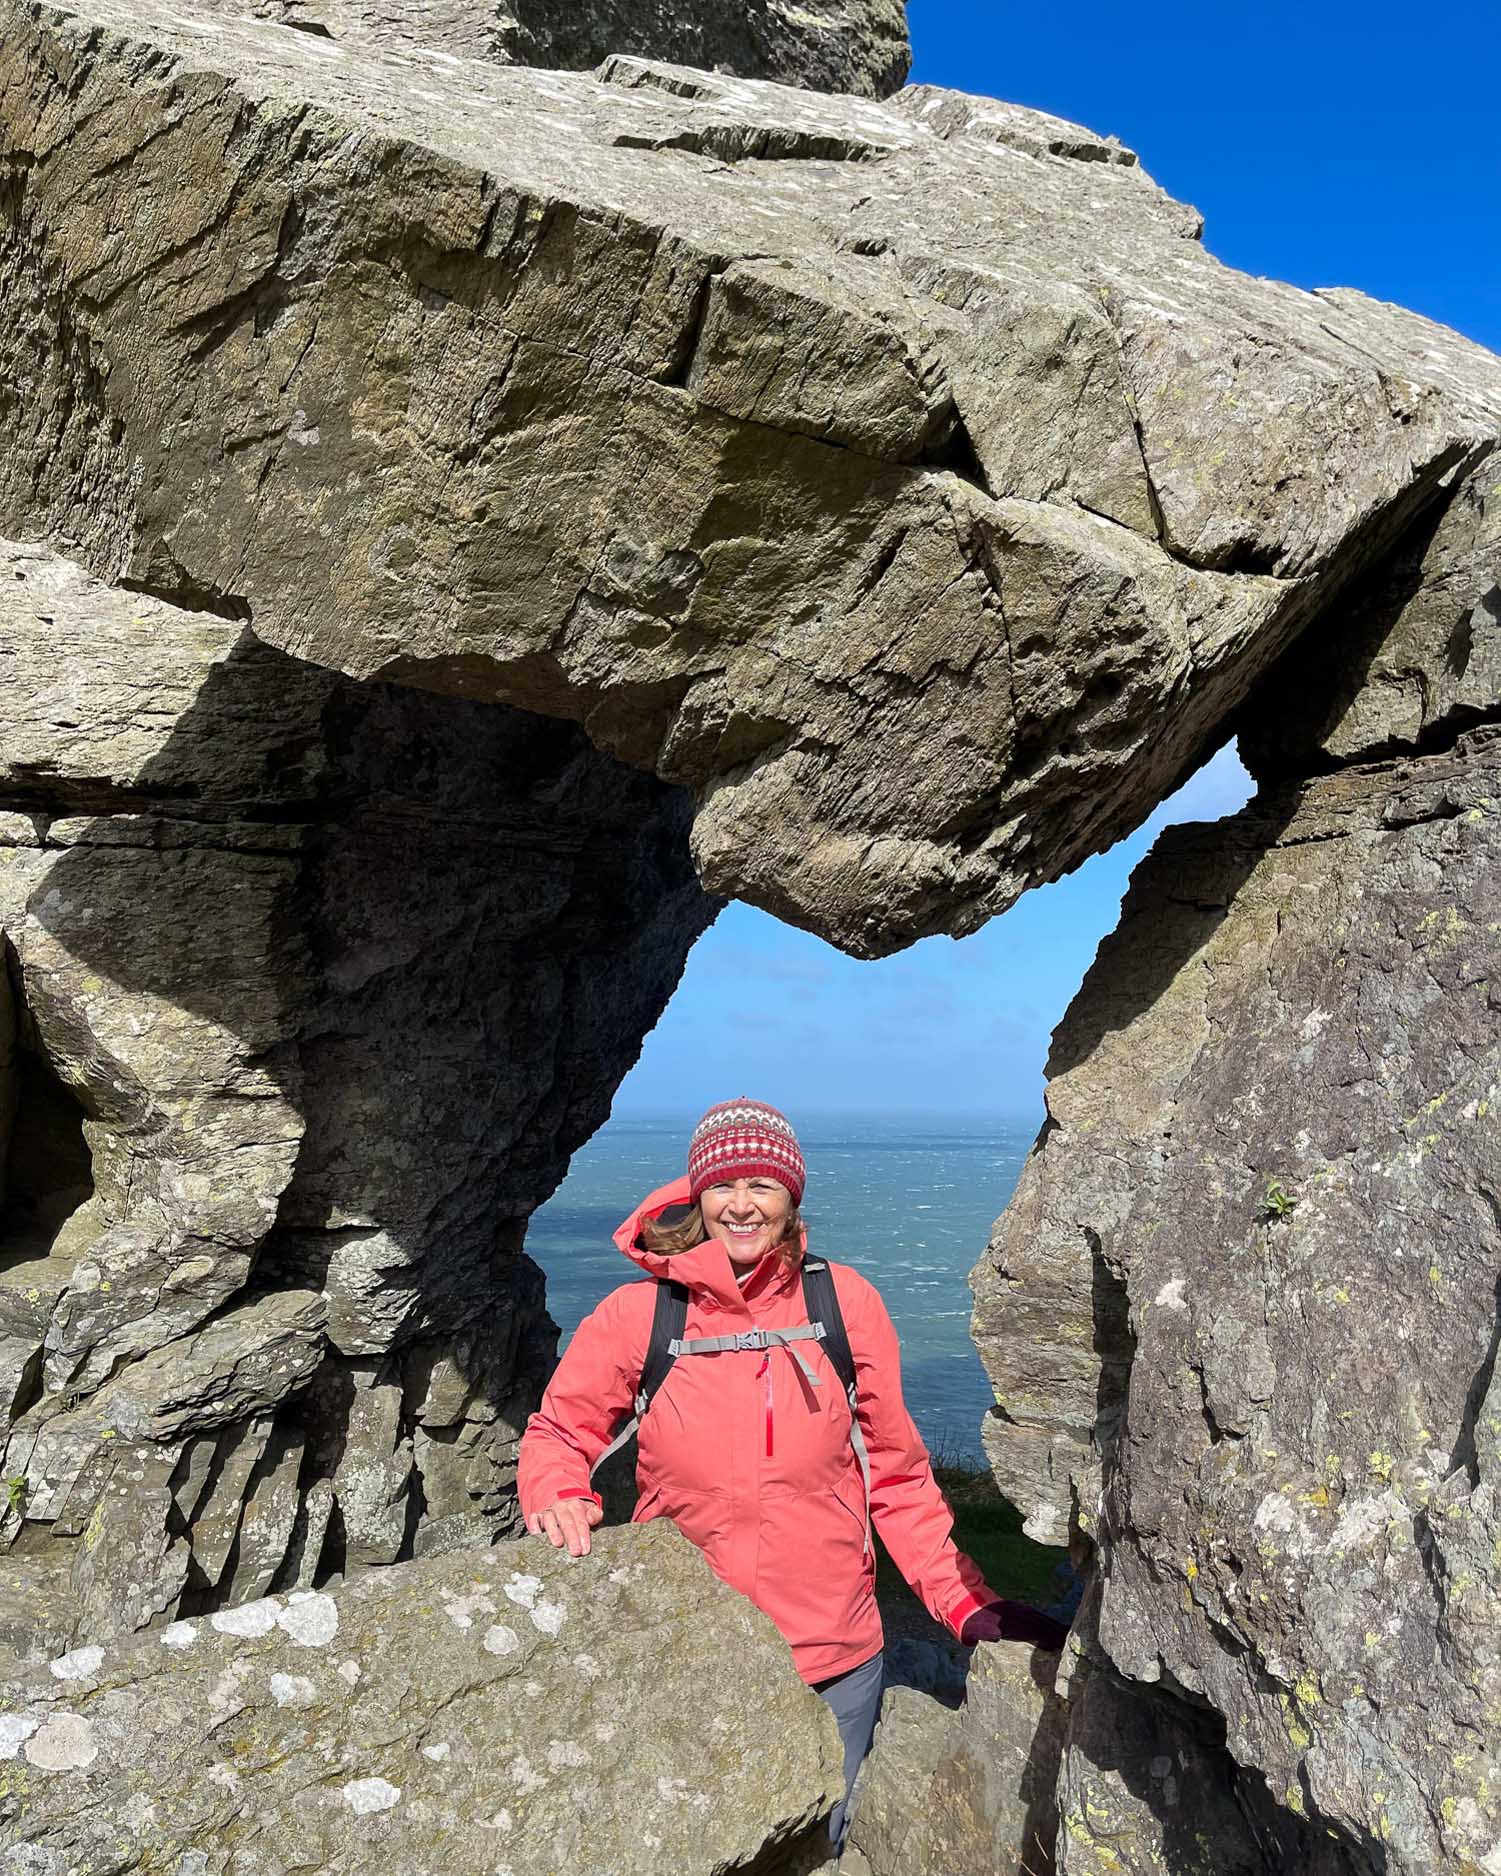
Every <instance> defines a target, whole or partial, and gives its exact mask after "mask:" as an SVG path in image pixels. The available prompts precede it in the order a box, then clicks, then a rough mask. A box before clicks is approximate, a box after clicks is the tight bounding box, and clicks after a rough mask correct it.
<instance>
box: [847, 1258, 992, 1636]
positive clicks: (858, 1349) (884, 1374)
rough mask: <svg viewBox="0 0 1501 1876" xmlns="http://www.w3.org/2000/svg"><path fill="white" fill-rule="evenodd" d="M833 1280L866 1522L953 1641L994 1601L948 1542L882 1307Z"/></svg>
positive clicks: (862, 1282)
mask: <svg viewBox="0 0 1501 1876" xmlns="http://www.w3.org/2000/svg"><path fill="white" fill-rule="evenodd" d="M839 1274H840V1277H841V1279H842V1280H841V1282H840V1285H839V1300H840V1307H841V1309H842V1311H843V1313H844V1317H845V1327H846V1331H847V1333H848V1335H849V1340H850V1350H851V1353H852V1354H853V1355H854V1358H855V1381H856V1386H857V1390H858V1392H857V1413H858V1417H859V1421H860V1429H861V1431H862V1432H863V1433H864V1435H865V1444H866V1446H867V1448H868V1449H869V1456H870V1512H871V1521H872V1522H873V1523H874V1525H875V1527H876V1529H877V1530H878V1531H879V1532H880V1534H881V1541H882V1543H883V1544H885V1546H886V1548H887V1550H888V1551H889V1552H890V1553H891V1560H892V1562H893V1563H894V1564H895V1565H896V1567H897V1568H898V1569H899V1570H900V1571H901V1573H902V1575H903V1576H904V1577H905V1578H906V1579H907V1581H908V1582H909V1583H910V1584H911V1585H912V1588H913V1590H914V1592H915V1593H916V1595H917V1596H918V1598H919V1600H920V1601H921V1602H922V1603H923V1605H924V1607H925V1608H926V1609H927V1610H928V1612H929V1613H930V1614H931V1615H932V1616H933V1617H934V1618H935V1619H936V1620H937V1621H939V1622H942V1623H943V1624H944V1625H945V1626H946V1627H947V1628H949V1629H951V1630H952V1631H953V1633H954V1634H955V1635H956V1636H958V1635H960V1634H961V1632H962V1630H963V1628H964V1624H965V1622H966V1621H968V1619H969V1617H970V1616H972V1615H973V1614H974V1613H975V1611H976V1610H977V1609H983V1608H986V1607H987V1606H988V1605H989V1604H991V1603H999V1602H1000V1601H1001V1598H1000V1597H999V1596H998V1595H996V1593H995V1591H994V1590H993V1589H991V1587H990V1586H989V1584H988V1583H987V1582H986V1581H985V1578H984V1577H983V1576H982V1575H981V1574H980V1570H979V1567H978V1566H977V1565H976V1564H975V1563H973V1562H972V1561H971V1560H970V1559H969V1558H968V1557H966V1556H965V1555H964V1553H963V1551H961V1550H960V1549H959V1548H958V1547H957V1545H956V1544H955V1543H954V1514H953V1512H952V1511H951V1510H950V1509H949V1504H948V1500H947V1499H946V1498H945V1497H944V1495H943V1493H942V1491H941V1490H940V1489H939V1485H938V1481H937V1480H936V1479H935V1478H934V1476H933V1463H932V1461H931V1459H930V1458H929V1457H928V1449H927V1447H926V1446H925V1445H924V1444H923V1440H922V1435H921V1434H920V1433H919V1432H918V1430H917V1428H916V1426H915V1425H914V1424H913V1420H912V1416H911V1415H910V1414H909V1413H908V1411H907V1407H906V1403H905V1402H904V1400H903V1399H902V1374H901V1351H900V1349H899V1347H898V1344H897V1338H896V1330H895V1328H894V1327H893V1326H892V1321H891V1317H890V1316H889V1315H888V1314H887V1311H886V1305H885V1303H883V1302H882V1300H881V1297H880V1293H879V1292H878V1291H877V1290H876V1289H875V1287H874V1286H873V1285H872V1284H870V1283H869V1282H867V1281H866V1279H865V1278H863V1277H861V1276H860V1275H859V1274H858V1273H857V1272H854V1271H849V1272H846V1271H844V1270H841V1271H840V1273H839ZM850 1279H853V1281H851V1280H850Z"/></svg>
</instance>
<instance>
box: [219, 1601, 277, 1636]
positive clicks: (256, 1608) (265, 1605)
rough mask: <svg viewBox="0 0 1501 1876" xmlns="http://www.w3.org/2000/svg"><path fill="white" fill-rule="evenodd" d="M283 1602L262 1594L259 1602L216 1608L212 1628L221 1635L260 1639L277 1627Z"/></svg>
mask: <svg viewBox="0 0 1501 1876" xmlns="http://www.w3.org/2000/svg"><path fill="white" fill-rule="evenodd" d="M280 1614H281V1604H280V1603H279V1602H278V1601H277V1599H276V1598H275V1597H274V1596H262V1597H261V1599H260V1600H259V1601H258V1602H242V1603H240V1604H239V1606H238V1607H237V1608H234V1609H216V1610H215V1611H214V1613H213V1614H212V1615H211V1616H210V1617H209V1626H210V1628H216V1629H217V1630H218V1631H219V1633H220V1634H221V1635H238V1636H239V1637H240V1638H241V1640H243V1641H258V1640H259V1639H260V1637H261V1636H262V1635H269V1634H270V1633H271V1631H272V1629H274V1628H275V1627H276V1621H277V1617H278V1616H279V1615H280Z"/></svg>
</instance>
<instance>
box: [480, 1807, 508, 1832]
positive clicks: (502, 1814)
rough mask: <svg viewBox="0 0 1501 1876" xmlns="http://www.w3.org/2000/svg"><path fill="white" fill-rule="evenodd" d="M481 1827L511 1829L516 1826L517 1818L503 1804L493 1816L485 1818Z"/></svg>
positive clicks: (485, 1828)
mask: <svg viewBox="0 0 1501 1876" xmlns="http://www.w3.org/2000/svg"><path fill="white" fill-rule="evenodd" d="M480 1828H481V1830H503V1831H510V1830H514V1829H515V1828H516V1820H515V1819H514V1818H513V1817H512V1816H511V1814H510V1812H509V1811H508V1810H507V1809H506V1808H505V1806H504V1805H502V1806H501V1807H500V1809H499V1810H498V1811H497V1812H496V1813H495V1814H494V1816H493V1817H487V1818H485V1819H484V1820H483V1822H482V1823H481V1825H480Z"/></svg>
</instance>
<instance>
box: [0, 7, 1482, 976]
mask: <svg viewBox="0 0 1501 1876" xmlns="http://www.w3.org/2000/svg"><path fill="white" fill-rule="evenodd" d="M4 18H5V21H6V26H5V32H4V35H3V40H0V43H3V47H4V51H3V54H0V150H3V151H6V152H8V153H9V154H8V157H5V158H0V160H3V161H4V162H5V164H6V167H5V169H4V170H3V171H0V175H3V176H4V177H5V180H4V182H3V184H0V186H3V188H4V189H5V191H6V201H7V204H8V216H7V220H6V233H5V236H4V240H3V246H0V283H3V293H0V305H3V307H4V309H5V312H4V317H3V318H0V383H3V382H8V383H9V384H10V385H11V386H12V387H13V388H12V389H11V391H10V392H9V393H8V397H9V400H10V401H9V403H8V404H7V405H6V407H5V409H6V429H7V446H6V448H5V449H4V450H3V452H0V519H8V521H9V524H10V525H11V526H12V527H14V528H17V529H21V530H24V531H25V532H27V533H28V534H43V535H45V536H46V537H47V538H49V539H50V540H52V541H53V542H55V543H57V544H58V545H60V546H62V547H65V548H66V549H67V550H68V551H70V552H73V553H76V554H77V555H78V556H79V557H81V558H82V559H84V560H85V561H86V562H87V563H88V564H89V565H90V566H92V567H93V568H94V570H95V571H96V572H98V573H100V574H102V575H103V576H105V577H107V578H110V579H117V580H126V581H129V582H131V583H139V584H141V585H144V586H146V587H148V588H150V589H152V590H155V591H157V592H159V593H161V594H164V595H166V596H168V597H173V598H176V599H177V600H179V601H180V602H182V603H185V604H193V605H199V606H209V607H212V608H214V609H216V610H218V611H220V612H222V613H224V614H226V615H228V616H230V617H233V618H236V619H243V620H248V621H249V622H250V624H251V625H252V626H253V628H254V630H255V632H256V634H257V636H258V637H259V638H260V639H261V640H262V641H263V642H265V643H268V644H272V645H275V646H278V647H280V648H281V649H283V650H285V651H287V652H290V653H292V654H294V655H296V656H298V657H302V658H307V659H310V660H312V661H314V662H316V663H320V664H325V665H328V666H331V667H334V668H337V669H340V670H342V671H345V672H347V673H349V674H350V675H352V676H355V677H358V678H369V677H383V678H395V679H402V680H405V681H408V682H412V683H417V684H423V685H427V686H430V687H433V688H435V689H441V690H447V691H450V692H457V693H460V694H462V695H464V696H467V697H472V698H481V699H499V700H502V701H507V702H510V703H512V704H518V705H521V706H523V707H525V708H528V709H531V710H537V711H542V712H545V713H549V714H555V715H560V716H566V717H571V718H575V719H577V720H579V721H580V722H582V723H583V724H584V725H585V727H586V728H587V730H588V733H589V735H590V736H591V737H592V738H593V740H594V741H595V742H596V744H598V745H599V746H600V747H602V748H604V749H606V750H608V751H610V752H612V753H614V754H616V755H618V756H620V757H621V758H623V759H624V760H625V761H627V762H630V763H632V764H635V765H637V766H640V767H643V768H650V769H653V770H655V771H656V773H657V774H659V775H660V776H662V777H663V778H665V779H666V780H669V781H671V782H675V783H680V784H682V785H683V786H685V787H686V788H688V789H689V790H691V791H692V793H693V795H694V797H695V800H696V803H697V816H696V821H695V826H694V834H693V843H694V852H695V855H696V858H697V861H698V865H699V867H700V869H701V872H702V875H703V878H704V880H705V882H706V884H707V885H708V886H710V887H711V888H712V889H713V890H716V891H723V892H730V893H735V894H738V895H741V896H743V897H745V898H748V899H751V900H753V901H755V902H756V903H758V904H760V905H763V906H765V907H767V908H768V909H770V910H772V911H774V912H776V913H778V914H779V915H781V916H783V917H787V918H790V919H792V920H794V921H795V922H797V923H799V924H802V925H805V926H807V927H809V928H810V929H813V930H816V931H819V932H821V933H823V934H824V935H826V936H828V937H830V938H832V939H833V940H834V941H835V942H836V943H839V944H841V945H843V946H845V947H846V948H848V949H850V950H854V951H858V952H865V953H876V952H881V951H886V950H890V949H892V948H894V947H896V946H899V945H901V944H903V943H905V942H907V941H909V940H910V939H912V938H913V937H916V936H918V935H920V934H922V933H925V932H931V931H937V930H944V931H953V932H957V931H964V930H968V929H971V928H973V927H974V926H975V925H976V924H978V923H979V922H980V921H981V920H983V919H984V918H985V917H987V916H988V915H989V914H991V913H993V912H995V911H998V910H1000V909H1001V908H1003V907H1004V906H1005V905H1007V904H1009V903H1010V902H1011V901H1012V900H1013V899H1014V898H1015V897H1016V895H1017V894H1018V893H1019V892H1020V891H1022V890H1023V889H1024V888H1025V887H1027V886H1029V885H1032V884H1035V883H1038V882H1040V881H1043V880H1047V879H1051V878H1054V877H1056V876H1057V875H1058V874H1059V873H1060V872H1063V871H1065V870H1067V869H1068V868H1069V867H1071V866H1073V865H1075V864H1077V862H1078V861H1079V860H1080V859H1082V858H1083V857H1084V856H1085V855H1087V854H1089V853H1091V852H1094V851H1096V850H1098V849H1099V848H1101V847H1104V846H1106V845H1108V844H1109V843H1110V842H1111V841H1113V840H1114V839H1115V838H1116V837H1118V836H1119V835H1120V834H1121V833H1123V832H1124V831H1126V830H1127V829H1128V828H1129V827H1131V826H1132V825H1134V824H1135V823H1136V822H1137V821H1139V820H1140V819H1141V818H1142V817H1143V816H1144V815H1145V814H1146V813H1147V812H1148V811H1149V809H1150V808H1151V807H1152V806H1153V805H1155V803H1156V802H1157V801H1158V800H1159V799H1160V798H1161V797H1162V796H1163V795H1164V794H1166V793H1167V792H1168V791H1169V790H1170V789H1171V787H1172V786H1173V785H1174V784H1175V783H1176V782H1177V781H1178V780H1179V779H1180V778H1181V776H1182V775H1183V774H1184V772H1185V771H1186V770H1187V769H1188V768H1189V767H1191V766H1192V765H1193V764H1194V763H1195V762H1196V761H1197V760H1198V759H1199V758H1200V757H1201V756H1202V754H1203V753H1205V751H1206V748H1207V746H1209V745H1210V744H1211V743H1212V740H1213V739H1214V737H1215V735H1216V732H1217V726H1218V725H1219V724H1220V723H1221V722H1222V721H1223V719H1224V718H1225V717H1226V715H1227V713H1228V712H1230V711H1231V710H1233V709H1234V708H1235V707H1236V706H1238V705H1239V704H1240V703H1241V701H1242V700H1243V699H1244V697H1245V695H1246V693H1247V691H1248V690H1249V688H1250V687H1251V685H1252V683H1253V682H1254V680H1255V679H1256V678H1257V677H1258V676H1259V675H1260V674H1261V673H1262V672H1263V671H1265V670H1266V668H1267V667H1268V666H1269V664H1270V663H1271V662H1272V660H1273V659H1274V658H1275V657H1276V656H1277V654H1278V653H1279V652H1280V651H1281V650H1282V649H1283V648H1284V646H1285V645H1286V644H1287V643H1288V641H1289V640H1290V638H1291V637H1292V636H1293V635H1294V634H1295V633H1296V632H1297V631H1298V630H1299V628H1301V627H1303V626H1305V625H1307V624H1309V622H1310V621H1315V620H1317V619H1319V618H1321V617H1322V616H1323V615H1324V613H1325V610H1326V608H1327V607H1328V605H1329V603H1330V601H1331V599H1332V597H1333V595H1334V594H1335V592H1336V591H1337V590H1338V589H1339V588H1340V587H1341V586H1342V585H1343V584H1344V583H1345V582H1346V581H1347V580H1348V579H1349V578H1350V577H1351V576H1352V575H1353V574H1355V573H1357V572H1358V571H1359V570H1361V569H1362V568H1363V567H1364V566H1366V565H1367V564H1368V563H1369V562H1371V561H1372V559H1373V558H1374V557H1376V556H1377V555H1378V554H1379V552H1380V551H1381V550H1382V549H1383V548H1384V547H1385V546H1386V545H1387V544H1388V543H1389V542H1390V541H1391V540H1392V539H1393V538H1394V537H1395V535H1396V534H1397V532H1398V531H1399V530H1400V529H1401V528H1402V527H1404V526H1405V525H1406V524H1407V523H1408V522H1409V521H1410V520H1411V519H1412V518H1413V517H1414V516H1415V515H1416V514H1417V513H1418V512H1419V511H1420V510H1421V509H1422V508H1423V507H1424V506H1425V505H1426V504H1427V503H1429V502H1431V501H1432V500H1434V499H1435V497H1436V496H1437V495H1438V494H1439V492H1440V491H1439V482H1440V479H1441V477H1442V476H1443V475H1444V474H1445V473H1446V472H1447V471H1449V470H1451V469H1453V468H1455V467H1456V466H1459V465H1462V464H1464V463H1465V462H1467V461H1468V460H1470V459H1471V458H1473V457H1474V456H1476V455H1477V454H1478V453H1479V452H1481V451H1483V450H1484V449H1486V448H1488V447H1489V446H1490V444H1491V442H1492V441H1493V440H1494V437H1495V434H1496V431H1497V427H1498V423H1501V388H1498V377H1497V371H1496V366H1495V362H1494V360H1491V359H1489V357H1488V355H1486V354H1483V353H1481V352H1480V351H1479V350H1478V348H1475V347H1473V346H1470V345H1467V344H1466V343H1465V342H1464V341H1462V340H1460V339H1459V338H1457V337H1456V336H1455V335H1454V334H1452V333H1447V332H1444V331H1442V330H1440V329H1439V328H1437V327H1434V326H1432V325H1431V324H1429V323H1427V322H1425V321H1423V320H1421V319H1418V318H1416V317H1414V316H1412V315H1408V314H1404V313H1401V312H1399V311H1398V310H1396V309H1393V308H1389V307H1384V306H1380V305H1377V304H1376V303H1374V302H1368V301H1365V300H1363V299H1362V298H1361V297H1360V296H1359V295H1352V294H1347V293H1335V294H1332V295H1317V294H1310V293H1306V292H1302V291H1299V290H1297V289H1294V288H1291V287H1284V286H1279V285H1277V284H1275V283H1272V282H1267V281H1259V280H1251V279H1248V278H1246V277H1245V276H1242V275H1238V274H1235V273H1233V272H1231V271H1230V270H1228V269H1226V268H1224V267H1222V266H1220V265H1219V264H1218V263H1217V262H1215V261H1214V260H1213V259H1212V258H1211V257H1210V256H1209V255H1208V254H1206V253H1205V251H1204V250H1203V248H1202V247H1201V246H1200V244H1199V243H1198V241H1197V239H1196V235H1197V232H1198V220H1197V217H1196V216H1195V215H1194V214H1193V213H1192V211H1191V210H1188V209H1186V208H1184V207H1183V206H1181V205H1180V204H1177V203H1175V202H1173V201H1171V200H1170V199H1169V198H1167V197H1166V196H1165V195H1164V194H1163V193H1162V192H1161V190H1159V189H1158V188H1157V187H1156V186H1155V184H1153V183H1152V181H1151V180H1150V178H1149V177H1148V176H1147V175H1146V174H1145V172H1144V171H1143V170H1142V169H1141V167H1140V166H1139V165H1138V164H1136V163H1135V162H1134V161H1132V160H1131V153H1130V152H1128V151H1125V150H1123V149H1121V148H1120V146H1119V145H1115V144H1112V143H1111V142H1110V141H1109V140H1108V139H1101V138H1096V137H1093V136H1092V135H1091V134H1090V133H1089V132H1087V131H1084V130H1081V129H1080V128H1079V127H1078V126H1072V125H1067V124H1063V123H1061V122H1060V121H1059V120H1056V119H1052V118H1048V117H1045V116H1042V115H1041V114H1037V113H1029V112H1025V111H1020V110H1019V109H1017V108H1016V107H1013V106H1004V105H998V104H992V103H989V102H987V101H985V100H976V99H966V98H963V97H961V96H959V95H958V94H952V93H946V92H939V91H934V90H932V89H931V88H925V87H918V88H915V89H912V90H908V91H905V92H903V93H902V94H901V95H900V96H899V97H898V98H896V99H895V100H893V101H892V102H891V103H889V104H884V105H883V104H877V103H874V102H868V101H863V100H859V99H852V98H833V97H827V96H820V95H815V94H811V93H807V92H800V91H795V90H791V89H788V88H778V87H773V86H767V85H760V84H754V83H751V82H748V81H737V80H733V79H729V78H724V77H715V76H710V75H705V74H702V73H694V72H691V71H688V70H686V69H685V68H680V67H669V66H652V65H649V64H645V63H643V62H641V61H639V60H632V59H614V60H612V61H610V62H609V63H608V64H607V65H606V66H605V67H604V68H603V70H602V73H601V76H600V77H599V78H591V77H584V76H573V75H567V74H558V73H537V72H531V71H521V70H503V69H498V68H496V67H494V66H493V65H490V64H487V63H484V62H482V61H479V60H472V61H468V62H462V61H461V62H459V63H457V64H456V63H455V62H454V58H453V55H451V54H440V53H436V52H434V51H432V50H431V49H430V48H425V47H423V46H421V45H418V44H413V45H410V46H408V47H406V48H404V49H393V48H392V47H389V46H384V45H379V44H372V43H365V42H359V41H357V40H356V39H355V38H353V37H350V38H346V39H343V40H335V39H328V38H323V37H319V36H317V35H316V34H309V33H306V32H295V31H289V30H287V28H286V27H285V26H283V25H279V24H277V23H275V22H274V21H265V20H256V19H254V18H246V17H243V16H241V15H238V14H231V13H230V12H228V11H214V10H210V9H207V8H205V7H202V6H197V7H195V6H194V5H193V4H191V0H190V3H189V4H186V5H179V6H169V5H167V4H165V0H90V4H89V5H88V6H87V7H85V8H83V9H81V10H78V11H70V10H67V9H62V8H53V7H46V6H41V5H38V4H34V3H31V0H7V10H6V12H5V15H4ZM877 751H878V752H879V757H878V759H876V758H875V756H874V754H873V752H877Z"/></svg>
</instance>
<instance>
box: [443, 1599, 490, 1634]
mask: <svg viewBox="0 0 1501 1876" xmlns="http://www.w3.org/2000/svg"><path fill="white" fill-rule="evenodd" d="M443 1613H444V1614H445V1615H446V1616H447V1617H448V1619H449V1621H450V1622H452V1623H453V1625H454V1626H455V1628H473V1627H474V1618H475V1617H476V1616H479V1615H494V1613H495V1601H494V1598H493V1597H491V1596H489V1595H488V1594H487V1593H486V1592H485V1591H484V1590H476V1591H475V1592H474V1594H472V1595H469V1596H455V1595H454V1594H453V1593H452V1591H444V1592H443Z"/></svg>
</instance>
